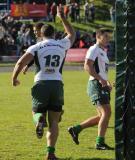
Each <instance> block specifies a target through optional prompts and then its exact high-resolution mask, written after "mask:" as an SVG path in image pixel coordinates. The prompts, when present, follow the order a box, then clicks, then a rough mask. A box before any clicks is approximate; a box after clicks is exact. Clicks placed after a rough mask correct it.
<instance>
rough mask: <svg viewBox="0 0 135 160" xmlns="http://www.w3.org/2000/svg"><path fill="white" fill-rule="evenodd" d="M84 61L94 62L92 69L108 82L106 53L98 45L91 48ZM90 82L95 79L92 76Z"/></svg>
mask: <svg viewBox="0 0 135 160" xmlns="http://www.w3.org/2000/svg"><path fill="white" fill-rule="evenodd" d="M86 59H90V60H92V61H94V67H95V71H96V73H97V74H99V75H100V76H101V77H102V78H103V79H104V80H108V77H107V72H108V65H109V59H108V57H107V53H106V52H105V51H104V50H103V49H102V48H100V47H99V45H98V44H95V45H94V46H91V47H90V48H89V50H88V51H87V54H86ZM89 79H90V80H93V79H95V78H94V77H93V76H90V78H89Z"/></svg>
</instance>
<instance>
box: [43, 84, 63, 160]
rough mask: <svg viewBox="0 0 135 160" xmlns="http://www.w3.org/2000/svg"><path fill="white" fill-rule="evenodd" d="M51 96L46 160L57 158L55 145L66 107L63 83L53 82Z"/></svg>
mask: <svg viewBox="0 0 135 160" xmlns="http://www.w3.org/2000/svg"><path fill="white" fill-rule="evenodd" d="M48 85H50V86H51V96H50V99H49V106H48V122H49V126H48V131H47V134H46V138H47V156H46V160H56V159H57V158H56V156H55V145H56V142H57V138H58V133H59V127H58V124H59V120H60V117H61V113H62V106H63V105H64V90H63V84H62V82H61V81H51V82H49V84H48Z"/></svg>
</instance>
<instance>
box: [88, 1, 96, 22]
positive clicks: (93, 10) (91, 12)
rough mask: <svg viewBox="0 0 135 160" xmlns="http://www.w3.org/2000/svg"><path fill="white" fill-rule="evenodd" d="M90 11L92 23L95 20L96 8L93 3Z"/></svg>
mask: <svg viewBox="0 0 135 160" xmlns="http://www.w3.org/2000/svg"><path fill="white" fill-rule="evenodd" d="M89 9H90V16H91V21H92V22H93V21H94V20H95V6H94V4H93V3H91V5H90V8H89Z"/></svg>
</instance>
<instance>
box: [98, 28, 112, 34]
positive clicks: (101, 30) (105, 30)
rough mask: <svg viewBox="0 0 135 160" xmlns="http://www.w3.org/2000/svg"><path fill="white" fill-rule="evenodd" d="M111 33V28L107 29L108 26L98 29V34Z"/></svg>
mask: <svg viewBox="0 0 135 160" xmlns="http://www.w3.org/2000/svg"><path fill="white" fill-rule="evenodd" d="M106 32H107V33H111V30H109V29H106V28H100V29H98V30H97V31H96V36H101V35H103V34H104V33H106Z"/></svg>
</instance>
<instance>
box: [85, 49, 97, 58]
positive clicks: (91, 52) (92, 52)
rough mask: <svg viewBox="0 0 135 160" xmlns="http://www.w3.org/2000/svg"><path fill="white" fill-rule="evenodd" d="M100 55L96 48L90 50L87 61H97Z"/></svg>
mask: <svg viewBox="0 0 135 160" xmlns="http://www.w3.org/2000/svg"><path fill="white" fill-rule="evenodd" d="M97 56H98V54H97V51H96V49H95V48H92V47H91V48H89V49H88V51H87V54H86V59H90V60H92V61H95V59H96V58H97Z"/></svg>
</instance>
